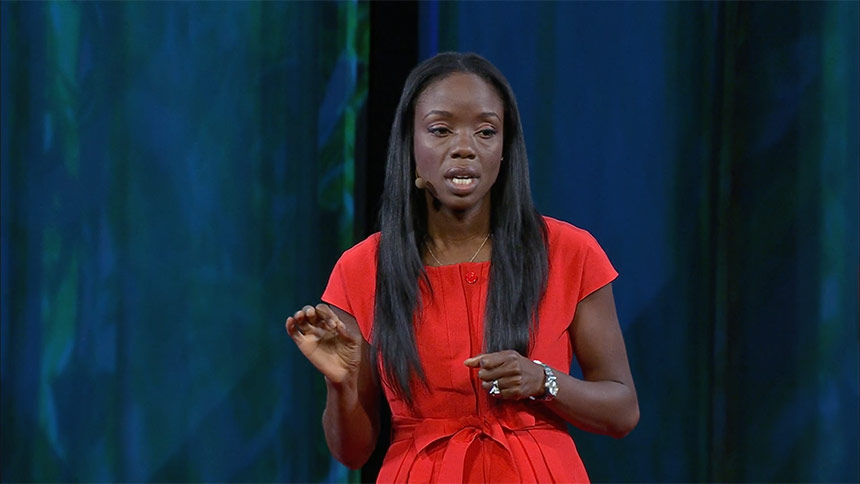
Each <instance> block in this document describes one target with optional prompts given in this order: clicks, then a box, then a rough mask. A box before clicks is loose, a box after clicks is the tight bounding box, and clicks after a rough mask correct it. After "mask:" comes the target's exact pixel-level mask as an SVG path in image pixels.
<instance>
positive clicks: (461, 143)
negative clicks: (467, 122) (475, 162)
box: [451, 133, 475, 160]
mask: <svg viewBox="0 0 860 484" xmlns="http://www.w3.org/2000/svg"><path fill="white" fill-rule="evenodd" d="M451 158H467V159H470V160H471V159H474V158H475V146H474V140H473V139H472V137H471V136H470V135H469V134H467V133H463V134H460V135H457V136H455V137H454V147H453V148H452V149H451Z"/></svg>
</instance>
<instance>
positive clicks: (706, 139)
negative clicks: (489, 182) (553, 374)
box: [0, 2, 860, 482]
mask: <svg viewBox="0 0 860 484" xmlns="http://www.w3.org/2000/svg"><path fill="white" fill-rule="evenodd" d="M367 12H368V6H367V5H366V4H357V3H355V2H345V3H320V2H299V3H274V2H260V3H256V2H255V3H244V2H236V3H227V2H223V3H222V2H212V3H209V2H200V3H190V2H177V3H164V2H158V3H144V2H132V3H115V2H110V3H98V2H86V3H71V2H46V3H12V2H2V3H0V14H2V16H0V40H2V45H0V62H2V76H0V91H2V92H0V94H2V102H0V127H2V142H1V143H0V145H2V146H0V159H1V160H2V176H0V181H2V185H1V186H0V197H2V223H0V245H2V261H0V262H2V270H1V271H0V276H2V280H0V282H2V286H0V287H1V288H2V314H0V386H2V390H0V409H2V420H0V429H2V432H0V434H2V436H0V451H2V456H1V457H0V466H2V467H0V478H2V480H3V481H32V480H37V481H135V482H139V481H157V482H188V481H204V482H213V481H216V482H238V481H241V482H246V481H265V482H271V481H297V482H309V481H310V482H316V481H337V480H344V479H346V478H347V474H346V472H345V471H344V469H343V467H341V466H339V465H336V464H333V463H332V461H331V458H330V457H329V455H328V452H327V450H326V448H325V444H324V441H323V438H322V431H321V427H320V414H321V410H322V405H323V401H322V395H323V391H324V389H323V386H322V381H321V379H320V378H319V376H318V374H317V373H316V372H315V371H314V370H313V369H312V368H311V367H310V366H309V365H308V364H307V363H306V362H305V360H304V359H303V358H302V357H301V356H299V355H298V353H297V351H296V350H295V348H293V345H292V343H291V342H290V341H289V339H288V338H287V337H286V336H285V334H284V330H283V320H284V318H285V316H286V315H287V314H288V313H290V312H291V311H294V310H295V309H297V308H298V307H300V306H301V305H302V304H305V303H309V302H314V301H316V300H317V299H318V297H319V294H320V293H321V290H322V288H323V286H324V284H325V280H326V278H327V276H328V271H329V269H330V268H331V266H332V265H333V263H334V261H335V260H336V258H337V256H338V255H339V254H340V251H341V250H342V249H343V248H345V247H347V246H349V245H350V244H351V243H353V242H354V240H353V237H352V234H353V233H354V232H353V227H352V220H353V217H352V207H353V200H352V194H353V193H354V189H355V187H354V185H353V184H354V182H353V180H354V179H355V177H354V175H355V173H354V168H355V163H354V160H355V158H356V156H359V155H360V154H361V152H362V148H361V145H362V143H363V140H362V138H361V135H357V134H356V133H361V132H363V131H362V130H361V129H356V126H357V125H358V126H360V124H361V121H360V119H361V114H360V113H361V109H362V106H363V102H364V100H365V99H366V90H367V86H368V83H367V79H368V72H369V69H371V70H372V67H373V66H368V65H367V59H368V58H369V57H368V42H367V39H368V35H367V32H368V14H367ZM857 17H858V6H857V4H856V3H847V2H846V3H820V2H815V3H802V4H794V3H792V4H784V3H776V4H774V3H761V4H760V3H728V4H724V3H650V2H649V3H620V2H610V3H510V2H502V3H492V4H488V3H473V2H465V3H459V4H458V3H446V2H438V3H433V2H429V3H422V4H421V5H420V29H418V31H417V32H416V35H420V42H421V45H422V52H423V56H425V57H426V56H429V55H432V54H433V53H435V52H437V51H440V50H448V49H458V50H475V51H477V52H479V53H481V54H483V55H485V56H487V57H488V58H489V59H490V60H492V61H493V62H494V63H496V64H497V65H498V66H499V67H500V68H501V70H502V71H503V72H505V73H506V74H507V75H508V77H509V79H510V80H511V83H512V84H513V87H514V89H515V91H516V92H517V94H518V96H519V101H520V107H521V109H522V111H523V116H524V122H525V129H526V137H527V142H528V146H529V153H530V156H531V159H532V168H533V170H532V173H533V178H532V183H533V187H534V193H535V197H536V199H537V201H538V204H539V206H540V208H541V209H542V210H543V211H544V212H545V213H547V214H548V215H552V216H556V217H559V218H562V219H565V220H568V221H571V222H573V223H575V224H577V225H579V226H582V227H584V228H586V229H588V230H590V231H591V232H592V233H593V234H594V235H595V236H596V237H597V238H598V240H599V241H600V242H601V243H602V244H603V246H604V247H605V248H606V250H607V252H608V254H609V256H610V257H611V259H612V260H613V262H614V263H615V265H616V267H617V268H618V269H619V271H620V273H621V277H620V278H619V279H618V281H617V283H616V284H615V286H616V289H615V293H616V297H617V300H618V308H619V314H620V317H621V321H622V326H623V328H624V332H625V337H626V340H627V344H628V350H629V353H630V357H631V366H632V370H633V373H634V376H635V378H636V382H637V387H638V390H639V397H640V406H641V410H642V420H641V422H640V425H639V427H638V428H637V429H636V430H635V431H634V433H632V434H631V435H630V436H629V437H627V438H626V439H624V440H620V441H615V440H612V439H610V438H608V437H602V436H594V435H590V434H586V433H583V432H579V431H575V430H574V436H575V439H576V441H577V443H578V446H579V450H580V452H581V454H582V456H583V458H584V460H585V462H586V466H587V467H588V468H589V471H590V473H591V475H592V477H593V479H594V480H595V481H601V482H602V481H637V482H642V481H658V482H660V481H696V480H699V481H828V482H829V481H853V482H857V481H858V478H860V476H858V474H860V472H858V462H857V455H858V433H857V429H858V427H860V425H858V414H857V408H858V327H857V321H858V309H857V294H858V285H857V267H858V205H857V204H858V146H857V133H858V93H857V85H858V82H860V81H858V57H859V56H858V34H857ZM371 128H372V129H385V127H367V129H371ZM353 476H354V474H353Z"/></svg>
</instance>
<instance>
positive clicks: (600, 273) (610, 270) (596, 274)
mask: <svg viewBox="0 0 860 484" xmlns="http://www.w3.org/2000/svg"><path fill="white" fill-rule="evenodd" d="M583 232H585V231H583ZM584 240H585V245H586V248H585V254H584V260H583V264H582V280H581V282H580V284H579V296H578V300H577V302H579V301H582V300H583V299H585V298H586V297H588V296H589V295H590V294H591V293H593V292H594V291H596V290H598V289H600V288H601V287H603V286H605V285H607V284H609V283H610V282H612V281H614V280H615V279H616V278H617V277H618V272H617V271H616V270H615V268H614V267H613V266H612V263H611V262H609V257H607V255H606V252H604V250H603V248H602V247H600V245H599V244H598V243H597V240H596V239H595V238H594V237H593V236H592V235H591V234H590V233H588V232H585V237H584Z"/></svg>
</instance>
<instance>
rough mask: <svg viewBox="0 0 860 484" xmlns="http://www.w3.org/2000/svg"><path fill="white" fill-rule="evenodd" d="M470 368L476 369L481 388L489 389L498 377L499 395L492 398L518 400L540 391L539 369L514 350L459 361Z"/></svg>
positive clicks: (542, 384) (540, 392) (541, 384)
mask: <svg viewBox="0 0 860 484" xmlns="http://www.w3.org/2000/svg"><path fill="white" fill-rule="evenodd" d="M463 363H464V364H465V365H466V366H468V367H470V368H480V370H478V378H480V379H481V380H482V382H481V385H482V386H483V387H484V390H487V391H490V389H491V388H493V381H495V380H498V386H499V390H500V391H501V392H500V393H499V394H497V395H494V396H495V397H496V398H504V399H508V400H522V399H524V398H528V397H532V396H535V397H536V396H542V395H543V394H544V379H545V377H546V375H545V373H544V371H543V368H542V367H541V366H540V365H538V364H537V363H535V362H533V361H532V360H530V359H528V358H526V357H525V356H523V355H521V354H519V353H518V352H516V351H514V350H504V351H498V352H496V353H485V354H481V355H477V356H473V357H471V358H469V359H468V360H466V361H464V362H463Z"/></svg>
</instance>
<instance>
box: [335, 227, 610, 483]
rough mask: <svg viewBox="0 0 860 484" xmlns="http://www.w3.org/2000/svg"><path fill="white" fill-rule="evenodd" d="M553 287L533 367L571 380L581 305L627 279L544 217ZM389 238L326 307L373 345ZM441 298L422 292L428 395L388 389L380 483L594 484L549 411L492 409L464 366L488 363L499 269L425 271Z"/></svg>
mask: <svg viewBox="0 0 860 484" xmlns="http://www.w3.org/2000/svg"><path fill="white" fill-rule="evenodd" d="M544 220H545V221H546V224H547V228H548V231H549V281H548V286H547V291H546V295H545V297H544V299H543V302H542V304H541V305H540V325H539V328H538V331H537V335H536V338H535V341H534V343H533V349H532V353H531V354H530V355H529V358H531V359H537V360H540V361H542V362H544V363H546V364H547V365H549V366H551V367H552V368H554V369H555V371H556V372H565V373H566V372H567V371H568V369H569V368H570V364H571V358H572V357H573V350H572V347H571V343H570V337H569V335H568V331H567V330H568V327H569V325H570V323H571V322H572V321H573V316H574V312H575V311H576V305H577V303H579V301H581V300H582V299H583V298H584V297H586V296H588V295H589V294H591V293H592V292H594V291H596V290H597V289H599V288H601V287H603V286H605V285H606V284H608V283H610V282H611V281H612V280H614V279H615V277H616V276H617V275H618V274H617V273H616V272H615V269H613V267H612V265H611V264H610V262H609V259H608V258H607V257H606V254H605V253H604V252H603V250H602V249H601V248H600V246H599V245H598V244H597V241H595V240H594V238H593V237H592V236H591V235H590V234H589V233H588V232H586V231H584V230H582V229H579V228H576V227H574V226H573V225H570V224H568V223H565V222H561V221H558V220H555V219H552V218H549V217H544ZM378 244H379V234H378V233H377V234H374V235H372V236H370V237H368V238H367V239H365V240H364V241H363V242H361V243H359V244H357V245H356V246H354V247H352V248H351V249H349V250H347V251H346V252H344V254H343V255H342V256H341V258H340V260H339V261H338V263H337V265H336V266H335V268H334V270H333V271H332V274H331V278H330V279H329V283H328V287H326V290H325V293H324V294H323V297H322V299H323V301H325V302H327V303H329V304H332V305H334V306H337V307H338V308H340V309H342V310H344V311H346V312H347V313H349V314H351V315H353V316H354V317H355V319H356V321H358V325H359V327H360V329H361V333H362V335H363V336H364V339H365V340H367V341H370V340H371V331H372V328H373V303H374V291H375V288H376V250H377V247H378ZM425 269H426V270H427V274H428V276H429V277H430V283H431V284H432V286H433V289H434V295H435V297H434V298H432V299H431V297H430V295H429V294H428V293H427V292H426V291H423V290H422V294H421V297H422V301H425V306H424V308H423V315H424V320H423V324H418V325H417V329H416V335H415V337H416V341H417V344H418V354H419V357H420V359H421V363H422V365H423V367H424V371H425V372H426V376H427V383H428V387H427V388H424V387H423V386H422V385H414V386H413V395H414V403H413V405H412V406H408V405H407V404H406V403H405V402H404V401H403V400H401V399H398V398H397V397H396V396H395V395H394V393H393V392H392V391H391V388H390V387H388V386H387V385H386V384H385V382H384V381H383V388H384V391H385V395H386V397H387V399H388V404H389V406H390V407H391V414H392V439H391V442H392V443H391V447H389V449H388V453H387V454H386V456H385V460H384V462H383V464H382V469H381V470H380V472H379V477H378V482H407V481H408V482H450V483H454V482H588V475H587V474H586V472H585V467H584V466H583V464H582V461H581V460H580V458H579V454H578V453H577V451H576V447H575V446H574V444H573V439H571V437H570V435H569V434H568V432H567V428H566V424H565V422H564V421H563V420H562V419H561V418H560V417H558V416H557V415H556V414H555V413H553V412H552V411H550V410H549V409H547V408H546V407H545V405H544V404H543V403H541V402H536V401H532V400H521V401H501V402H500V401H490V399H491V398H492V397H490V396H489V395H488V394H487V391H486V390H484V389H483V387H481V383H480V380H479V378H478V376H477V371H476V370H473V369H470V368H468V367H466V366H465V365H464V364H463V361H464V360H465V359H467V358H469V357H471V356H474V355H477V354H480V353H482V348H483V334H484V330H483V317H484V306H485V301H486V295H487V276H488V275H489V269H490V263H489V262H474V263H462V264H452V265H447V266H442V267H431V266H427V267H425Z"/></svg>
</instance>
